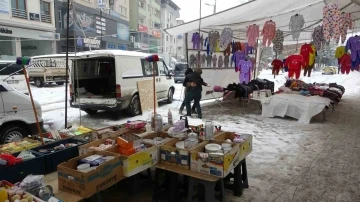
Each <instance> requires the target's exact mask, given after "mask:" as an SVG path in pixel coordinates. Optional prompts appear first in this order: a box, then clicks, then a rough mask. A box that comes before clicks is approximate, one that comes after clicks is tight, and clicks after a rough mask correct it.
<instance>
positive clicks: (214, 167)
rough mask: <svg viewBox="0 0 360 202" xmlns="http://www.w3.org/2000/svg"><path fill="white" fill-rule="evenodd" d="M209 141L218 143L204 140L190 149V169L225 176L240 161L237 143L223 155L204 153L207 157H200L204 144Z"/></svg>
mask: <svg viewBox="0 0 360 202" xmlns="http://www.w3.org/2000/svg"><path fill="white" fill-rule="evenodd" d="M209 143H217V144H220V145H221V143H222V142H219V141H214V140H211V141H206V142H203V143H201V144H200V145H199V146H198V147H197V148H195V149H194V150H192V151H191V159H190V169H191V170H192V171H197V172H201V173H205V174H209V175H214V176H217V177H221V178H224V177H226V176H227V175H228V174H229V173H230V172H231V171H232V170H233V169H234V168H235V167H236V166H237V165H239V163H240V150H239V144H232V149H231V150H230V151H228V152H226V153H225V154H223V155H218V154H206V155H207V158H204V157H202V156H203V154H204V153H205V146H206V145H207V144H209Z"/></svg>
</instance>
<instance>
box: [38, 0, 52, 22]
mask: <svg viewBox="0 0 360 202" xmlns="http://www.w3.org/2000/svg"><path fill="white" fill-rule="evenodd" d="M50 8H51V7H50V2H46V1H40V12H41V22H47V23H51V10H50Z"/></svg>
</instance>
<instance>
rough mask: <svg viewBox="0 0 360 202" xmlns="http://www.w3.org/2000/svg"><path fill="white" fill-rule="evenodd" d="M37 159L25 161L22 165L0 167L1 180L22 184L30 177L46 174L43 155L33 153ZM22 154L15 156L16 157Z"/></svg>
mask: <svg viewBox="0 0 360 202" xmlns="http://www.w3.org/2000/svg"><path fill="white" fill-rule="evenodd" d="M30 152H31V153H32V154H34V155H35V156H36V157H35V158H33V159H29V160H24V161H22V162H21V163H18V164H15V165H12V166H0V179H1V180H6V181H9V182H11V183H16V182H21V181H22V180H23V179H24V178H25V177H26V176H28V175H43V174H45V161H44V155H43V154H42V153H39V152H36V151H31V150H30ZM19 154H20V152H18V153H15V154H13V155H14V156H15V157H16V156H18V155H19Z"/></svg>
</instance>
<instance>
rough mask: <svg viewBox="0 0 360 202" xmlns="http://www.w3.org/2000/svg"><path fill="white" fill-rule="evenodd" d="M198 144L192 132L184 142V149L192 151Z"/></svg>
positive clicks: (195, 135)
mask: <svg viewBox="0 0 360 202" xmlns="http://www.w3.org/2000/svg"><path fill="white" fill-rule="evenodd" d="M198 144H199V140H198V139H197V134H196V133H194V132H191V133H189V135H188V138H187V139H186V140H185V142H184V147H185V149H194V148H195V147H197V146H198Z"/></svg>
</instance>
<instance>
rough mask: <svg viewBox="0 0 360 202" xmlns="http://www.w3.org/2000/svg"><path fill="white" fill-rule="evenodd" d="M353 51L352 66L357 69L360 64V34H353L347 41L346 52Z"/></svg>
mask: <svg viewBox="0 0 360 202" xmlns="http://www.w3.org/2000/svg"><path fill="white" fill-rule="evenodd" d="M348 50H350V52H351V68H352V69H356V68H358V67H359V64H360V36H353V37H350V38H349V39H348V41H347V42H346V50H345V51H346V52H348Z"/></svg>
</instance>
